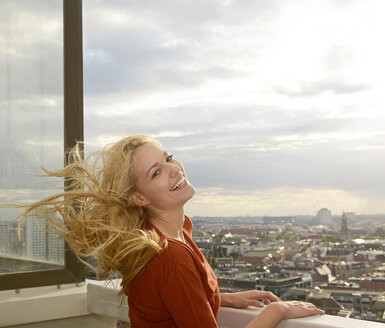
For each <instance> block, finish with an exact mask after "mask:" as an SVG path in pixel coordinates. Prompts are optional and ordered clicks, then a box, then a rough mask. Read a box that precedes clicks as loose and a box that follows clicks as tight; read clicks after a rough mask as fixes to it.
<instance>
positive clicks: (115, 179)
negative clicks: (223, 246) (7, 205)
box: [19, 135, 323, 327]
mask: <svg viewBox="0 0 385 328" xmlns="http://www.w3.org/2000/svg"><path fill="white" fill-rule="evenodd" d="M80 149H81V145H79V144H78V145H77V146H76V147H75V148H74V149H73V150H71V152H70V153H69V158H70V163H69V164H68V166H66V167H65V168H64V169H61V170H58V171H49V170H46V169H45V170H44V172H45V173H46V176H47V177H50V178H55V177H64V176H65V177H68V178H67V179H68V184H67V187H69V188H67V187H66V190H64V192H60V193H58V194H56V195H53V196H50V197H47V198H45V199H43V200H41V201H39V202H36V203H34V204H30V205H28V206H22V205H20V206H19V207H26V210H25V212H24V213H23V214H22V217H21V218H22V220H21V222H20V224H22V222H23V219H24V218H27V217H30V216H40V217H43V218H45V219H46V220H47V222H48V223H49V224H50V225H51V226H52V227H53V229H54V231H55V233H57V234H59V235H60V236H62V237H63V238H64V239H65V240H66V241H67V242H68V244H69V245H70V247H71V248H72V249H73V251H74V252H75V253H76V254H77V256H78V257H79V258H80V259H81V260H82V261H83V262H84V263H85V264H87V265H89V264H88V262H86V261H85V260H84V259H85V258H86V257H89V256H92V257H94V258H95V259H96V260H97V265H96V267H95V268H94V269H95V270H96V271H97V272H103V273H107V275H108V276H109V277H111V278H112V277H113V276H115V274H119V275H120V276H121V277H122V286H121V287H122V289H121V293H122V294H123V293H125V294H126V295H127V296H128V303H129V315H130V319H131V324H132V326H133V327H217V323H216V315H217V313H218V310H219V307H220V306H233V307H247V306H249V305H253V306H257V307H262V306H263V302H264V303H266V304H268V305H267V306H266V308H265V309H264V310H263V311H262V312H261V314H260V315H258V316H257V317H256V318H255V319H254V320H253V321H252V322H250V324H249V325H247V327H257V326H263V327H275V326H276V325H277V324H278V323H279V321H280V320H282V319H286V318H294V317H303V316H308V315H314V314H322V313H323V311H322V310H319V309H317V308H316V307H315V306H314V305H312V304H310V303H302V302H281V301H280V299H279V298H278V297H277V296H275V295H274V294H272V293H270V292H265V291H257V290H251V291H247V292H240V293H232V294H223V293H222V294H221V293H220V292H219V289H218V284H217V279H216V277H215V274H214V272H213V271H212V269H211V267H210V265H209V264H208V262H207V261H206V259H205V257H204V256H203V254H202V253H201V251H200V250H199V248H198V247H197V245H196V244H195V243H194V241H193V239H192V229H193V227H192V223H191V220H190V219H189V218H188V217H187V216H185V214H184V205H185V203H186V202H187V201H188V200H189V199H190V198H192V197H193V196H194V193H195V189H194V187H193V186H192V185H191V184H190V182H189V181H188V179H187V176H186V172H185V170H184V168H183V165H182V163H180V162H179V161H177V160H175V159H174V158H173V156H172V155H171V154H169V153H168V152H166V151H165V150H164V149H163V148H162V147H161V145H160V144H159V143H158V142H157V141H156V140H154V139H153V138H151V137H148V136H144V135H136V136H132V137H126V138H123V139H122V140H120V141H118V142H116V143H115V144H111V145H108V146H106V147H105V148H103V150H101V151H99V152H96V153H94V154H91V155H90V156H89V157H88V158H87V159H86V160H85V161H83V160H82V156H81V151H80ZM58 215H59V218H58ZM28 220H29V219H28Z"/></svg>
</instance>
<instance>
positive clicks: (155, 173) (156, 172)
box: [152, 170, 160, 179]
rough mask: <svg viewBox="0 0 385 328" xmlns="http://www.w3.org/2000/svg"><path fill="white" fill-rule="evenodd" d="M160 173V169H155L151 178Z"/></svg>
mask: <svg viewBox="0 0 385 328" xmlns="http://www.w3.org/2000/svg"><path fill="white" fill-rule="evenodd" d="M159 174H160V170H156V171H155V172H154V173H153V174H152V178H153V179H154V178H156V177H157V176H158V175H159Z"/></svg>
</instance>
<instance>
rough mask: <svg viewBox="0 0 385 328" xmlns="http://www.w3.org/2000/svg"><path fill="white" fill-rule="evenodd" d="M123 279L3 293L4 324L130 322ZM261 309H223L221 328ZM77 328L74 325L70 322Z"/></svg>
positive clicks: (340, 326) (307, 327) (353, 323)
mask: <svg viewBox="0 0 385 328" xmlns="http://www.w3.org/2000/svg"><path fill="white" fill-rule="evenodd" d="M119 283H120V281H119V280H115V281H114V282H113V284H107V285H106V283H105V282H104V281H93V280H88V281H86V282H85V283H82V284H81V285H80V286H75V285H74V284H70V285H63V286H62V288H61V289H57V287H56V286H48V287H38V288H27V289H22V290H20V293H18V294H17V293H15V291H14V290H12V291H1V292H0V318H1V320H0V327H7V326H12V325H21V324H29V323H34V322H43V321H49V320H57V319H64V318H73V317H80V316H85V315H90V314H91V313H95V314H97V315H101V316H105V317H112V318H117V319H120V320H123V321H129V318H128V306H127V300H126V299H125V300H124V301H123V303H122V305H121V300H120V297H119V296H118V291H119ZM259 312H260V310H259V309H242V310H241V309H234V308H227V307H224V308H221V309H220V310H219V314H218V317H217V321H218V326H219V327H221V328H239V327H243V326H245V325H246V324H247V323H249V322H250V321H251V320H252V319H253V318H254V317H255V316H256V315H258V313H259ZM69 326H71V327H73V325H69ZM325 327H332V328H361V327H365V328H384V327H385V326H384V324H383V323H376V322H370V321H361V320H355V319H346V318H342V317H337V316H330V315H322V316H313V317H307V318H301V319H291V320H285V321H282V322H281V323H280V324H279V325H278V328H325Z"/></svg>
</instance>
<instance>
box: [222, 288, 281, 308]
mask: <svg viewBox="0 0 385 328" xmlns="http://www.w3.org/2000/svg"><path fill="white" fill-rule="evenodd" d="M278 301H280V299H279V298H278V297H277V296H275V295H274V294H273V293H272V292H268V291H261V290H248V291H245V292H238V293H221V306H231V307H235V308H245V307H248V306H256V307H263V306H264V303H265V304H270V303H271V302H278ZM263 302H264V303H263Z"/></svg>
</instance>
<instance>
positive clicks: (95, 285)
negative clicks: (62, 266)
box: [87, 280, 385, 328]
mask: <svg viewBox="0 0 385 328" xmlns="http://www.w3.org/2000/svg"><path fill="white" fill-rule="evenodd" d="M119 286H120V281H119V280H115V281H114V282H113V283H112V284H108V285H106V283H105V282H103V281H88V284H87V292H88V310H89V311H90V312H93V313H97V314H101V315H105V316H112V317H115V318H118V319H120V320H123V321H128V320H129V318H128V306H127V299H126V298H125V299H124V301H123V304H122V306H120V304H121V303H120V298H119V297H118V291H119ZM260 311H261V310H260V309H256V308H255V309H234V308H229V307H222V308H220V310H219V313H218V317H217V322H218V326H219V327H220V328H240V327H244V326H246V325H247V324H248V323H249V322H250V321H251V320H252V319H253V318H255V316H256V315H258V313H259V312H260ZM326 327H332V328H362V327H365V328H384V327H385V326H384V324H383V323H378V322H371V321H363V320H357V319H348V318H343V317H338V316H332V315H321V316H318V315H317V316H312V317H307V318H300V319H290V320H284V321H282V322H281V323H280V324H279V325H278V327H277V328H326Z"/></svg>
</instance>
